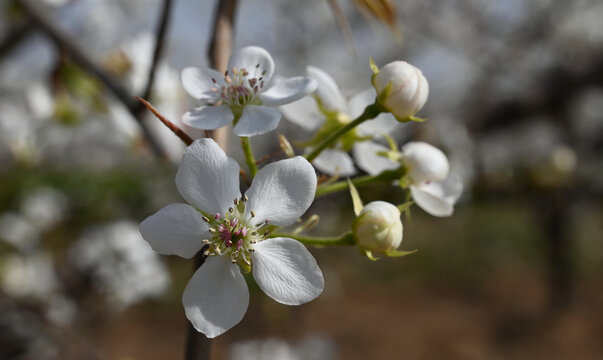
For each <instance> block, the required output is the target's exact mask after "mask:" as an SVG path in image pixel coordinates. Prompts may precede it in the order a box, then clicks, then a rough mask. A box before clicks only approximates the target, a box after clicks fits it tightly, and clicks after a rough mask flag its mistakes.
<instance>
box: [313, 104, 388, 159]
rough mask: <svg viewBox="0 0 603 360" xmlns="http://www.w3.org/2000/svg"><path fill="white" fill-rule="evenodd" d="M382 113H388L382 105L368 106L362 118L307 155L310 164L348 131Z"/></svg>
mask: <svg viewBox="0 0 603 360" xmlns="http://www.w3.org/2000/svg"><path fill="white" fill-rule="evenodd" d="M382 112H386V110H385V109H384V108H383V107H382V106H381V105H379V104H376V103H375V104H372V105H369V106H367V107H366V108H365V109H364V112H363V113H362V114H361V115H360V116H358V117H357V118H356V119H354V121H352V122H350V123H348V124H346V125H345V126H343V127H342V128H340V129H338V130H337V131H335V132H333V133H332V134H331V135H329V136H328V137H327V138H326V139H325V140H324V141H323V142H322V143H320V144H319V145H318V146H316V147H315V148H314V149H313V150H312V151H310V152H309V153H308V154H307V155H306V159H307V160H308V161H309V162H312V161H313V160H314V159H316V158H317V157H318V155H320V153H321V152H322V151H323V150H324V149H326V148H327V147H329V146H330V145H331V144H333V143H334V142H335V140H337V139H339V138H340V137H341V136H343V135H344V134H345V133H347V132H348V131H350V130H352V129H353V128H355V127H356V126H358V125H360V124H362V123H363V122H365V121H366V120H371V119H374V118H376V117H377V115H379V114H381V113H382Z"/></svg>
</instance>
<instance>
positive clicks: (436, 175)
mask: <svg viewBox="0 0 603 360" xmlns="http://www.w3.org/2000/svg"><path fill="white" fill-rule="evenodd" d="M402 159H403V161H404V166H405V167H406V170H407V171H408V176H409V177H410V180H411V181H412V183H413V184H420V183H423V182H425V181H439V180H444V179H445V178H446V177H447V176H448V171H449V168H450V166H449V164H448V158H447V157H446V155H444V153H443V152H442V151H441V150H440V149H438V148H436V147H435V146H433V145H429V144H428V143H425V142H421V141H412V142H409V143H407V144H406V145H404V146H403V147H402Z"/></svg>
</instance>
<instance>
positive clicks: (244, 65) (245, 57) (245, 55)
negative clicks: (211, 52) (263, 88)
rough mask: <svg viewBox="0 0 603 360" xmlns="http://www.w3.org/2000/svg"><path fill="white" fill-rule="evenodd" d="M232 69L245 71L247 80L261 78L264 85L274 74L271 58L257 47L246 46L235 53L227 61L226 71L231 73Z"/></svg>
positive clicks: (266, 52)
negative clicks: (247, 74)
mask: <svg viewBox="0 0 603 360" xmlns="http://www.w3.org/2000/svg"><path fill="white" fill-rule="evenodd" d="M258 65H259V66H258ZM233 67H235V68H236V69H237V70H241V69H245V70H247V72H248V73H249V76H248V77H249V78H256V79H257V78H260V77H262V78H263V81H264V82H265V83H266V84H268V83H269V82H270V79H271V78H272V74H273V73H274V61H273V60H272V56H270V53H268V51H266V50H265V49H263V48H261V47H258V46H247V47H244V48H241V49H239V50H237V51H235V52H234V53H233V54H232V56H231V57H230V59H229V60H228V71H229V72H231V71H232V68H233ZM264 71H265V73H264Z"/></svg>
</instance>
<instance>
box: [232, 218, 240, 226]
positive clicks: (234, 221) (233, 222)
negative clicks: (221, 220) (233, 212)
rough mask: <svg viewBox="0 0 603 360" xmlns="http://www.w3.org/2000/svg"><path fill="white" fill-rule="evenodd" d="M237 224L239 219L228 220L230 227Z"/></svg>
mask: <svg viewBox="0 0 603 360" xmlns="http://www.w3.org/2000/svg"><path fill="white" fill-rule="evenodd" d="M238 224H239V219H238V218H235V219H232V220H230V227H235V226H237V225H238Z"/></svg>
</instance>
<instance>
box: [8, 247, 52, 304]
mask: <svg viewBox="0 0 603 360" xmlns="http://www.w3.org/2000/svg"><path fill="white" fill-rule="evenodd" d="M1 268H2V271H1V272H0V276H1V277H2V289H3V291H4V292H6V293H7V294H9V295H11V296H14V297H32V298H38V299H44V298H45V297H48V296H50V295H51V294H52V293H54V292H55V291H56V289H57V287H58V279H57V277H56V274H55V272H54V266H53V264H52V258H51V256H50V254H48V253H42V252H35V253H32V254H18V255H11V256H7V257H5V258H4V259H3V261H2V267H1Z"/></svg>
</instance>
